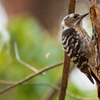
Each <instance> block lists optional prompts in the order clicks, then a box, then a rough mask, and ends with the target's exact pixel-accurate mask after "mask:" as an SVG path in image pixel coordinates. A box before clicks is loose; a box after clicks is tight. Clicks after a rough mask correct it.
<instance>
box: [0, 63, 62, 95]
mask: <svg viewBox="0 0 100 100" xmlns="http://www.w3.org/2000/svg"><path fill="white" fill-rule="evenodd" d="M62 64H63V62H60V63H57V64H55V65H52V66H48V67H45V68H43V69H42V70H40V71H38V72H37V73H35V74H31V75H29V76H27V77H26V78H24V79H22V80H20V81H19V82H16V83H14V84H12V85H10V86H8V87H7V88H5V89H3V90H1V91H0V94H3V93H5V92H7V91H8V90H10V89H12V88H14V87H16V86H18V85H21V84H22V83H24V82H26V81H28V80H29V79H31V78H33V77H35V76H37V75H39V74H41V73H43V72H45V71H47V70H49V69H52V68H54V67H57V66H60V65H62Z"/></svg>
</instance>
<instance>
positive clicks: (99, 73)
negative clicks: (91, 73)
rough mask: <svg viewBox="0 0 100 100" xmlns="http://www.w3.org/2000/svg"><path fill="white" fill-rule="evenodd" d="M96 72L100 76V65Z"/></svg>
mask: <svg viewBox="0 0 100 100" xmlns="http://www.w3.org/2000/svg"><path fill="white" fill-rule="evenodd" d="M96 70H97V73H98V76H100V65H97V67H96Z"/></svg>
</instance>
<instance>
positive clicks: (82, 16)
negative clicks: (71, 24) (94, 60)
mask: <svg viewBox="0 0 100 100" xmlns="http://www.w3.org/2000/svg"><path fill="white" fill-rule="evenodd" d="M88 14H89V13H86V14H82V15H81V16H80V19H81V20H82V19H83V18H84V17H85V16H87V15H88Z"/></svg>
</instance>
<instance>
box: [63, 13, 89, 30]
mask: <svg viewBox="0 0 100 100" xmlns="http://www.w3.org/2000/svg"><path fill="white" fill-rule="evenodd" d="M88 14H89V13H86V14H74V13H73V14H69V15H67V16H66V17H65V18H64V19H63V20H62V28H65V27H66V28H68V27H75V26H76V27H82V19H83V18H84V17H85V16H87V15H88Z"/></svg>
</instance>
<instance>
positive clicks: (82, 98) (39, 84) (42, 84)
mask: <svg viewBox="0 0 100 100" xmlns="http://www.w3.org/2000/svg"><path fill="white" fill-rule="evenodd" d="M0 83H1V84H6V85H9V84H10V85H11V84H14V83H15V82H14V81H5V80H0ZM21 85H28V86H46V87H50V88H52V89H54V90H57V91H59V87H58V86H55V85H53V84H47V83H22V84H21ZM66 95H68V96H70V97H72V98H75V99H78V100H98V99H92V98H86V97H81V96H79V95H76V94H73V93H70V92H67V93H66Z"/></svg>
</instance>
